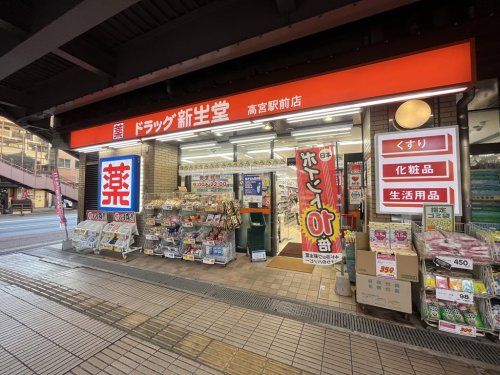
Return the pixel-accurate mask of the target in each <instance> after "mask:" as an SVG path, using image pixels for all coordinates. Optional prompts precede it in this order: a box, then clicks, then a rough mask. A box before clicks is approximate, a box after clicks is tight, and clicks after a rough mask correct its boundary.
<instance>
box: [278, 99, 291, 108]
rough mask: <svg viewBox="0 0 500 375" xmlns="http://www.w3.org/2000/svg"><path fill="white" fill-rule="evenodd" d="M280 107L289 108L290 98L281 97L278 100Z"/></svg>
mask: <svg viewBox="0 0 500 375" xmlns="http://www.w3.org/2000/svg"><path fill="white" fill-rule="evenodd" d="M279 105H280V109H287V108H290V98H281V99H280V100H279Z"/></svg>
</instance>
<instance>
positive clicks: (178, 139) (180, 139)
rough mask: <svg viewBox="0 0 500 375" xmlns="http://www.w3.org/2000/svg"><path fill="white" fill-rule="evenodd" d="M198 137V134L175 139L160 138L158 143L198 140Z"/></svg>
mask: <svg viewBox="0 0 500 375" xmlns="http://www.w3.org/2000/svg"><path fill="white" fill-rule="evenodd" d="M196 137H198V134H191V135H185V136H182V137H175V138H158V139H157V141H159V142H170V141H178V142H182V141H184V140H185V139H189V138H196Z"/></svg>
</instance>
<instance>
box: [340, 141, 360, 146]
mask: <svg viewBox="0 0 500 375" xmlns="http://www.w3.org/2000/svg"><path fill="white" fill-rule="evenodd" d="M361 143H362V142H361V141H341V142H339V145H342V146H343V145H360V144H361Z"/></svg>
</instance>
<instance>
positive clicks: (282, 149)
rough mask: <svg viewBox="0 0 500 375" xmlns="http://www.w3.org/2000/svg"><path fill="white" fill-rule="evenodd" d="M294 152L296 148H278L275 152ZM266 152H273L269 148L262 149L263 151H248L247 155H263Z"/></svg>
mask: <svg viewBox="0 0 500 375" xmlns="http://www.w3.org/2000/svg"><path fill="white" fill-rule="evenodd" d="M293 150H295V148H294V147H276V148H275V149H274V151H293ZM266 152H271V149H270V148H268V149H261V150H251V151H247V154H263V153H266Z"/></svg>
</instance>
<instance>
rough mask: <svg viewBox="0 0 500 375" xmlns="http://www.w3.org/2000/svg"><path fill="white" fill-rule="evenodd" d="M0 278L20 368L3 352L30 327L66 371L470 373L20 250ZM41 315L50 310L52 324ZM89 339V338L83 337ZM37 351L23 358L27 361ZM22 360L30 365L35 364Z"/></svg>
mask: <svg viewBox="0 0 500 375" xmlns="http://www.w3.org/2000/svg"><path fill="white" fill-rule="evenodd" d="M0 280H2V281H0V282H1V283H2V284H0V289H1V290H0V292H1V293H3V294H2V295H0V298H1V300H2V301H3V300H4V297H5V298H7V299H8V301H9V303H8V304H7V305H5V304H2V306H1V307H0V313H1V314H3V315H5V316H7V318H6V319H1V317H0V332H3V326H4V325H6V326H7V329H8V331H7V332H11V333H12V335H5V337H7V339H8V338H10V341H6V342H5V345H8V346H7V347H6V346H5V345H4V341H0V358H4V357H6V358H7V359H9V361H10V362H6V363H13V365H12V366H18V367H15V368H19V369H23V368H22V367H21V365H23V366H26V365H27V363H28V362H27V361H28V360H27V359H26V360H25V361H18V362H19V363H18V362H15V361H13V360H12V358H16V357H17V358H19V356H20V355H28V356H29V355H31V354H30V353H33V350H31V351H28V353H26V354H24V350H23V347H22V344H21V343H20V342H18V340H17V339H16V337H18V338H22V337H25V336H24V335H25V330H26V329H29V330H30V332H35V333H36V335H40V336H41V337H42V338H43V340H48V342H50V343H52V344H53V345H56V348H60V349H58V350H64V351H59V352H58V351H57V350H56V349H53V352H54V353H55V354H54V355H63V354H64V355H66V356H67V359H66V360H65V362H64V363H62V364H61V369H64V370H68V369H69V366H70V365H72V366H73V368H72V370H71V371H72V372H73V373H75V374H78V373H79V374H87V373H91V374H94V373H99V372H101V371H104V372H102V373H107V374H118V373H120V374H121V373H145V374H149V373H156V372H157V373H165V374H170V373H179V374H187V373H206V372H209V373H219V372H218V371H220V372H224V373H230V374H252V373H256V374H259V373H260V374H262V373H266V374H279V373H282V374H293V373H301V372H303V373H306V372H307V373H314V374H366V375H368V374H381V375H382V374H394V375H395V374H414V375H417V374H422V375H423V374H477V373H478V372H477V371H479V370H477V369H474V368H472V367H470V366H467V365H466V364H464V363H461V362H457V361H456V360H452V359H449V360H447V359H443V358H439V357H435V356H432V355H429V354H426V353H424V352H420V351H415V350H410V349H407V348H404V347H401V346H397V345H393V344H387V343H383V342H380V341H375V340H373V339H368V338H364V337H360V336H356V335H352V334H348V333H344V332H340V331H337V330H334V329H329V328H324V327H319V326H315V325H312V324H306V323H302V322H298V321H294V320H291V319H285V318H281V317H278V316H274V315H271V314H264V313H260V312H256V311H252V310H248V309H244V308H240V307H235V306H231V305H228V304H226V303H222V302H218V301H214V300H208V299H203V298H201V297H198V296H194V295H191V294H188V293H183V292H178V291H173V290H169V289H167V288H164V287H161V286H157V285H152V284H149V283H144V282H140V281H137V280H132V279H129V278H126V277H122V276H116V275H112V274H109V273H107V272H101V271H97V270H92V269H86V268H80V267H76V266H71V265H69V267H65V266H62V265H57V264H51V263H47V262H45V261H43V260H40V259H39V258H36V257H32V256H29V255H24V254H12V255H6V256H1V257H0ZM7 283H9V284H12V285H16V286H7V285H6V284H7ZM19 287H22V288H23V289H20V288H19ZM34 293H36V294H34ZM26 304H27V305H28V307H26V306H25V305H26ZM33 309H36V310H33ZM47 314H49V315H47ZM50 314H53V315H55V318H57V319H54V320H53V321H54V323H53V324H52V319H51V316H50ZM34 316H41V317H42V318H40V319H35V318H34ZM94 318H95V319H94ZM96 319H97V320H96ZM80 321H81V322H82V323H81V324H80V323H79V324H78V325H75V324H74V323H76V322H80ZM94 326H95V327H99V328H93V327H94ZM104 327H105V328H104ZM78 329H80V330H78ZM67 332H74V333H72V334H74V335H76V337H80V335H81V337H82V338H83V337H85V339H82V343H80V341H81V340H79V339H77V340H68V334H69V333H67ZM104 332H107V333H106V334H108V335H111V334H116V335H117V336H113V337H110V336H105V335H104ZM32 334H33V333H32ZM33 335H34V334H33ZM89 335H90V336H89ZM103 335H104V336H103ZM124 335H126V336H124ZM3 336H4V335H2V337H3ZM1 340H4V339H3V338H2V339H1ZM92 340H93V341H92ZM99 340H100V341H99ZM93 342H96V343H97V344H96V345H92V344H90V343H93ZM85 343H89V344H88V345H86V344H85ZM9 345H10V346H9ZM46 345H47V347H50V345H49V344H48V343H47V344H46ZM69 345H73V346H69ZM104 346H105V347H104ZM90 349H92V350H93V351H92V350H90ZM5 351H6V353H4V352H5ZM9 356H10V357H9ZM13 356H15V357H13ZM49 357H50V356H49ZM30 358H31V357H30ZM37 358H38V357H34V359H33V361H34V362H29V363H32V366H33V363H36V361H37ZM65 358H66V357H65ZM52 362H54V361H52ZM56 363H57V362H56ZM65 364H66V365H67V366H68V367H64V366H65ZM0 366H3V365H2V363H1V362H0ZM9 366H10V365H9ZM54 366H55V365H54ZM75 366H76V367H75ZM28 367H29V368H30V369H31V370H33V371H35V372H39V373H43V371H42V370H44V368H37V369H39V370H40V371H38V370H37V369H35V368H33V367H30V366H28ZM1 369H2V367H0V373H3V372H2V371H1ZM25 370H26V369H25ZM481 371H482V370H481ZM21 372H22V371H21ZM62 372H64V371H62ZM62 372H61V373H62ZM46 373H52V372H46ZM481 373H493V372H491V371H488V372H481Z"/></svg>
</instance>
